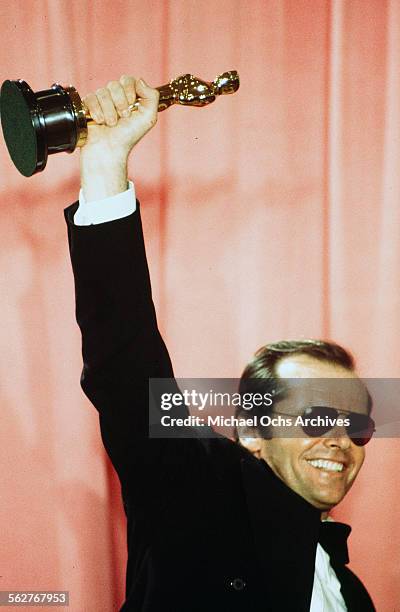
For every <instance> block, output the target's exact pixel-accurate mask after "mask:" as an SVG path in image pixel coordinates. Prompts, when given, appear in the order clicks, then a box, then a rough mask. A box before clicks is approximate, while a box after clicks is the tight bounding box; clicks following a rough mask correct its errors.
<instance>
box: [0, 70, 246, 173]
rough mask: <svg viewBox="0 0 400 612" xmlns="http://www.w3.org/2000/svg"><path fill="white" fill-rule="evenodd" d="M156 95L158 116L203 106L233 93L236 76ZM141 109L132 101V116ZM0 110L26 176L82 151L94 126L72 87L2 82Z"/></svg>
mask: <svg viewBox="0 0 400 612" xmlns="http://www.w3.org/2000/svg"><path fill="white" fill-rule="evenodd" d="M157 89H158V91H159V92H160V101H159V103H158V111H159V112H160V111H163V110H165V109H166V108H168V107H170V106H172V105H173V104H182V105H184V106H206V105H207V104H211V102H214V100H215V98H216V97H217V96H219V95H224V94H232V93H234V92H235V91H237V90H238V89H239V75H238V73H237V72H236V70H231V71H230V72H224V73H223V74H221V75H219V76H217V77H216V78H215V79H214V81H212V82H208V81H202V80H201V79H199V78H197V77H195V76H193V75H191V74H184V75H183V76H180V77H177V78H176V79H173V80H172V81H170V82H169V83H167V84H166V85H161V86H160V87H157ZM139 104H140V100H138V101H136V102H135V104H132V105H131V106H130V110H131V111H135V110H136V109H137V108H138V106H139ZM0 109H1V125H2V128H3V135H4V139H5V141H6V145H7V148H8V152H9V154H10V156H11V159H12V161H13V162H14V165H15V166H16V168H17V169H18V170H19V171H20V172H21V174H23V175H24V176H32V175H33V174H36V173H37V172H41V171H42V170H44V169H45V167H46V163H47V157H48V155H51V154H53V153H60V152H62V151H66V152H67V153H72V152H73V151H75V149H76V147H82V146H83V145H84V144H85V142H86V138H87V133H88V124H89V123H91V122H92V121H93V119H92V118H91V117H90V114H89V112H88V110H87V109H86V107H85V105H84V104H83V102H82V100H81V97H80V95H79V94H78V92H77V91H76V89H75V87H72V85H70V86H68V87H63V86H62V85H60V84H59V83H55V84H54V85H52V86H51V87H50V89H45V90H43V91H37V92H36V93H35V92H33V91H32V89H31V88H30V87H29V85H28V83H26V82H25V81H22V80H21V79H18V80H17V81H10V80H7V81H4V83H3V85H2V87H1V94H0Z"/></svg>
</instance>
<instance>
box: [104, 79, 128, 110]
mask: <svg viewBox="0 0 400 612" xmlns="http://www.w3.org/2000/svg"><path fill="white" fill-rule="evenodd" d="M107 89H108V91H109V92H110V94H111V99H112V101H113V103H114V106H115V108H116V109H117V111H118V115H119V116H120V117H129V115H130V110H129V108H128V107H129V102H128V98H127V97H126V95H125V91H124V88H123V87H122V85H121V83H119V82H118V81H110V82H109V83H108V85H107Z"/></svg>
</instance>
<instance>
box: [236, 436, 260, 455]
mask: <svg viewBox="0 0 400 612" xmlns="http://www.w3.org/2000/svg"><path fill="white" fill-rule="evenodd" d="M239 442H240V444H241V445H242V446H244V447H245V448H247V450H249V451H250V452H251V453H252V454H253V455H254V456H255V457H257V459H261V446H262V438H250V437H249V436H248V435H247V436H246V435H244V434H243V435H241V434H239Z"/></svg>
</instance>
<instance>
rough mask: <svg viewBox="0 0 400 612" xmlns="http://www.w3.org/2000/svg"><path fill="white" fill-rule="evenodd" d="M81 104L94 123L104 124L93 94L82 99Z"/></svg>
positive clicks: (99, 107)
mask: <svg viewBox="0 0 400 612" xmlns="http://www.w3.org/2000/svg"><path fill="white" fill-rule="evenodd" d="M83 103H84V105H85V106H86V108H87V109H88V111H89V114H90V116H91V117H92V119H93V120H94V121H95V122H96V123H104V115H103V111H102V110H101V106H100V104H99V101H98V99H97V96H96V95H95V94H88V95H87V96H86V97H85V98H83Z"/></svg>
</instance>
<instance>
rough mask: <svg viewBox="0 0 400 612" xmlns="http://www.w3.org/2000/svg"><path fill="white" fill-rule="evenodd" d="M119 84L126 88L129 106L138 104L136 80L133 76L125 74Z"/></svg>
mask: <svg viewBox="0 0 400 612" xmlns="http://www.w3.org/2000/svg"><path fill="white" fill-rule="evenodd" d="M119 82H120V83H121V85H122V87H123V88H124V91H125V95H126V98H127V100H128V102H129V104H134V103H135V102H136V79H135V77H133V76H127V75H126V74H123V75H122V77H121V78H120V80H119Z"/></svg>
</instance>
